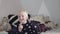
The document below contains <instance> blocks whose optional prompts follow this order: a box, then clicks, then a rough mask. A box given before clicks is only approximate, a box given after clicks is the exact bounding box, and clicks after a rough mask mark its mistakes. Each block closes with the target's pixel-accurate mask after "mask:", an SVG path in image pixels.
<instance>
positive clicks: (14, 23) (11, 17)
mask: <svg viewBox="0 0 60 34" xmlns="http://www.w3.org/2000/svg"><path fill="white" fill-rule="evenodd" d="M8 20H9V23H10V24H11V25H12V26H15V27H17V23H18V16H17V15H14V14H10V15H8Z"/></svg>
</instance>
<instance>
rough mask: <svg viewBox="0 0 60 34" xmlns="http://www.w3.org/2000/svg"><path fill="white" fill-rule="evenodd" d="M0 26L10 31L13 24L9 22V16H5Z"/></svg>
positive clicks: (3, 29)
mask: <svg viewBox="0 0 60 34" xmlns="http://www.w3.org/2000/svg"><path fill="white" fill-rule="evenodd" d="M0 27H1V30H2V31H10V30H11V25H10V24H9V23H8V19H7V17H3V19H2V23H1V25H0Z"/></svg>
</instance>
